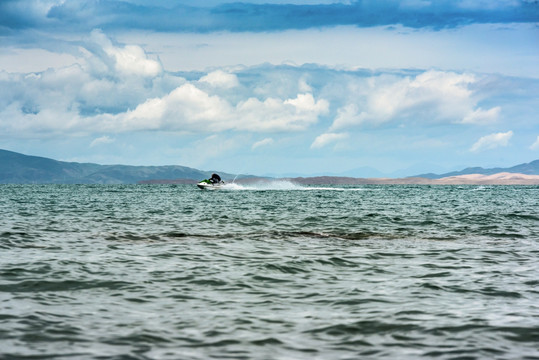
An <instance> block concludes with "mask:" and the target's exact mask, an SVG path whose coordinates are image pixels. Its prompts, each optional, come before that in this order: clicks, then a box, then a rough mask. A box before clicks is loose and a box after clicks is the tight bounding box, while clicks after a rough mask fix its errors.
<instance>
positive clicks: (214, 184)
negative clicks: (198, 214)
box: [197, 174, 225, 190]
mask: <svg viewBox="0 0 539 360" xmlns="http://www.w3.org/2000/svg"><path fill="white" fill-rule="evenodd" d="M224 185H225V182H224V181H223V180H221V177H220V176H219V175H217V174H212V175H211V178H209V179H205V180H202V181H200V182H199V183H198V184H197V187H198V188H199V189H202V190H218V189H221V188H222V187H223V186H224Z"/></svg>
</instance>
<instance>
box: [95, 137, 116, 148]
mask: <svg viewBox="0 0 539 360" xmlns="http://www.w3.org/2000/svg"><path fill="white" fill-rule="evenodd" d="M114 141H116V139H113V138H111V137H110V136H106V135H105V136H101V137H98V138H96V139H94V140H93V141H92V142H91V143H90V147H91V148H92V147H94V146H98V145H101V144H111V143H113V142H114Z"/></svg>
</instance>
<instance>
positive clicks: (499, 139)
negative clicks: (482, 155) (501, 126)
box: [470, 131, 513, 152]
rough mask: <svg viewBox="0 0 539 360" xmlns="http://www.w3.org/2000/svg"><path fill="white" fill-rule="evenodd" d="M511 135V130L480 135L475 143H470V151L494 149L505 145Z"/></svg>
mask: <svg viewBox="0 0 539 360" xmlns="http://www.w3.org/2000/svg"><path fill="white" fill-rule="evenodd" d="M512 136H513V132H512V131H508V132H505V133H494V134H490V135H486V136H483V137H481V138H480V139H479V140H477V142H476V143H475V144H473V145H472V147H471V148H470V151H472V152H476V151H480V150H489V149H495V148H497V147H500V146H507V144H509V140H510V139H511V137H512Z"/></svg>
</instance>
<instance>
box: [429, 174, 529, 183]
mask: <svg viewBox="0 0 539 360" xmlns="http://www.w3.org/2000/svg"><path fill="white" fill-rule="evenodd" d="M433 183H439V184H483V185H539V175H526V174H519V173H509V172H501V173H497V174H493V175H482V174H469V175H459V176H450V177H446V178H441V179H437V180H434V181H433Z"/></svg>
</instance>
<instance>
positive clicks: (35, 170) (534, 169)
mask: <svg viewBox="0 0 539 360" xmlns="http://www.w3.org/2000/svg"><path fill="white" fill-rule="evenodd" d="M212 172H216V171H204V170H198V169H194V168H189V167H185V166H179V165H165V166H130V165H99V164H93V163H77V162H65V161H58V160H53V159H49V158H44V157H39V156H29V155H24V154H20V153H16V152H13V151H8V150H1V149H0V183H3V184H136V183H194V182H195V181H196V180H201V179H205V178H208V177H210V176H211V173H212ZM498 173H519V174H525V175H539V160H535V161H532V162H530V163H525V164H519V165H516V166H513V167H510V168H490V169H484V168H482V167H470V168H466V169H464V170H461V171H455V172H450V173H445V174H433V173H428V174H421V175H417V176H414V177H410V178H408V179H410V181H412V180H411V179H414V178H422V179H431V180H434V179H442V178H447V177H455V176H462V175H469V174H481V175H493V174H498ZM219 174H220V175H221V177H222V178H223V179H224V180H231V179H234V178H235V177H236V175H234V174H229V173H223V172H219ZM237 177H238V179H242V178H243V179H246V178H247V179H248V178H256V176H249V175H240V176H237ZM313 179H314V178H313ZM332 179H337V178H332ZM304 181H307V182H308V180H304ZM335 181H337V180H335ZM407 182H408V181H404V183H407Z"/></svg>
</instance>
